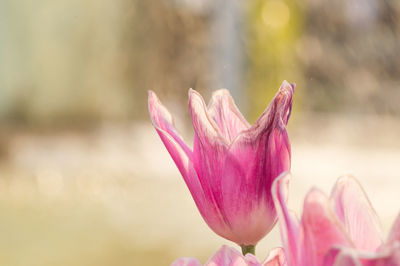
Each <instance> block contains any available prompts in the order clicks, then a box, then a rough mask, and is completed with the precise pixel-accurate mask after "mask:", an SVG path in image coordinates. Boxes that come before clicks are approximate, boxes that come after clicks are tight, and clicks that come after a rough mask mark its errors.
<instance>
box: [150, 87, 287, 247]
mask: <svg viewBox="0 0 400 266" xmlns="http://www.w3.org/2000/svg"><path fill="white" fill-rule="evenodd" d="M294 89H295V85H294V84H289V83H288V82H286V81H284V82H283V83H282V86H281V87H280V89H279V91H278V93H277V94H276V96H275V98H274V99H273V100H272V102H271V104H270V105H269V106H268V108H267V109H266V110H265V111H264V113H263V114H262V115H261V116H260V117H259V118H258V120H257V121H256V122H255V124H254V125H253V126H250V125H249V123H248V122H247V121H246V120H245V119H244V117H243V116H242V114H241V113H240V111H239V110H238V108H237V107H236V105H235V104H234V102H233V99H232V98H231V96H230V94H229V92H228V91H227V90H218V91H216V92H214V94H213V96H212V99H211V102H210V103H209V105H208V107H207V106H206V104H205V103H204V100H203V98H202V97H201V96H200V94H199V93H197V92H196V91H194V90H189V110H190V114H191V117H192V122H193V128H194V141H193V149H192V148H190V147H189V146H188V145H187V144H186V143H185V141H184V140H183V139H182V137H181V136H180V135H179V133H178V132H177V130H176V129H175V126H174V122H173V119H172V116H171V115H170V113H169V112H168V110H167V109H166V108H165V107H164V106H163V105H162V104H161V102H160V101H159V100H158V98H157V96H156V94H155V93H154V92H152V91H150V92H149V112H150V115H151V119H152V122H153V125H154V127H155V129H156V130H157V133H158V134H159V136H160V138H161V140H162V141H163V143H164V145H165V147H166V148H167V150H168V152H169V154H170V155H171V157H172V159H173V160H174V162H175V164H176V166H177V167H178V169H179V171H180V173H181V174H182V176H183V178H184V180H185V182H186V185H187V186H188V188H189V190H190V192H191V194H192V197H193V199H194V201H195V203H196V205H197V208H198V209H199V211H200V213H201V215H202V217H203V218H204V220H205V221H206V223H207V224H208V225H209V227H210V228H211V229H212V230H213V231H214V232H215V233H217V234H218V235H220V236H222V237H224V238H226V239H229V240H231V241H233V242H236V243H237V244H239V245H243V246H250V245H251V246H252V245H255V244H256V243H257V242H258V241H259V240H260V239H262V238H263V237H264V236H265V235H266V234H267V233H268V232H269V231H270V230H271V229H272V227H273V226H274V224H275V222H276V213H275V208H274V204H273V200H272V196H271V186H272V182H273V181H274V179H275V178H276V177H278V176H279V174H281V173H282V172H284V171H287V170H289V168H290V143H289V138H288V135H287V132H286V124H287V122H288V119H289V116H290V113H291V109H292V99H293V93H294Z"/></svg>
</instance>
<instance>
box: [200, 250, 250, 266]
mask: <svg viewBox="0 0 400 266" xmlns="http://www.w3.org/2000/svg"><path fill="white" fill-rule="evenodd" d="M205 265H206V266H247V262H246V260H245V259H244V257H243V256H242V254H241V253H240V252H239V251H237V250H236V249H234V248H231V247H228V246H222V248H220V249H219V250H218V251H217V252H216V253H215V254H214V255H213V256H212V257H211V258H210V260H209V261H208V262H207V263H206V264H205Z"/></svg>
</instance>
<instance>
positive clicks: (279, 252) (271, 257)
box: [262, 247, 288, 266]
mask: <svg viewBox="0 0 400 266" xmlns="http://www.w3.org/2000/svg"><path fill="white" fill-rule="evenodd" d="M287 265H288V264H287V261H286V258H285V253H284V251H283V248H280V247H279V248H275V249H273V250H271V251H270V252H269V254H268V257H267V258H266V259H265V261H264V262H263V264H262V266H287Z"/></svg>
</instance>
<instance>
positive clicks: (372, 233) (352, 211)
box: [331, 176, 383, 251]
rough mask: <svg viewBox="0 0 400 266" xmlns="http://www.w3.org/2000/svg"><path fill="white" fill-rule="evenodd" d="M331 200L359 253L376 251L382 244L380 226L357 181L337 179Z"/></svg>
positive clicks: (344, 178) (348, 177)
mask: <svg viewBox="0 0 400 266" xmlns="http://www.w3.org/2000/svg"><path fill="white" fill-rule="evenodd" d="M331 198H332V200H333V203H334V210H335V212H336V214H337V215H338V217H339V219H340V220H341V221H342V223H343V224H344V226H345V228H346V232H347V234H348V235H349V237H350V238H351V240H352V241H353V243H354V244H355V246H356V248H357V249H358V250H361V251H376V250H377V248H378V247H380V246H381V245H382V243H383V242H382V238H381V235H382V234H381V226H380V223H379V219H378V216H377V215H376V213H375V211H374V209H373V208H372V205H371V203H370V202H369V200H368V198H367V195H366V194H365V192H364V190H363V189H362V187H361V185H360V184H359V183H358V181H357V180H356V179H355V178H353V177H350V176H344V177H341V178H339V179H338V181H337V182H336V186H335V187H334V189H333V191H332V196H331Z"/></svg>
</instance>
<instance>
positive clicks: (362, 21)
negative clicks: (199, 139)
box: [0, 0, 400, 266]
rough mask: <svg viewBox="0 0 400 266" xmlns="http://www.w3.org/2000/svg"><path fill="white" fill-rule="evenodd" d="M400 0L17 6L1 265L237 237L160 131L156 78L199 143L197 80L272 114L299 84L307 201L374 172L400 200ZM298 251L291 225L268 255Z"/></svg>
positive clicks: (296, 148)
mask: <svg viewBox="0 0 400 266" xmlns="http://www.w3.org/2000/svg"><path fill="white" fill-rule="evenodd" d="M399 47H400V2H399V1H397V0H337V1H324V0H305V1H295V0H246V1H244V0H214V1H212V0H146V1H143V0H114V1H106V0H100V1H92V0H85V1H78V0H69V1H67V0H61V1H50V0H41V1H30V0H19V1H11V0H2V1H0V62H1V63H0V136H1V138H0V236H1V237H0V250H1V252H0V264H1V265H21V266H22V265H24V266H25V265H30V266H31V265H32V266H36V265H37V266H39V265H40V266H47V265H96V266H101V265H121V266H122V265H169V264H170V263H171V262H172V261H173V260H175V259H176V258H177V257H181V256H194V257H197V258H198V259H200V260H201V261H202V262H203V263H204V262H205V261H206V260H207V258H208V257H210V256H211V254H212V253H213V252H214V251H216V250H217V249H218V248H219V247H220V246H221V245H223V244H228V245H231V246H234V244H233V243H229V242H228V241H225V240H223V239H221V238H220V237H218V236H216V235H214V233H212V231H211V230H210V229H209V228H208V227H207V226H206V225H205V223H204V222H203V220H202V218H201V216H200V215H199V213H198V211H197V209H196V207H195V204H194V203H193V201H192V199H191V197H190V194H189V192H188V190H187V188H186V186H185V184H184V182H183V180H182V178H181V176H180V174H179V172H178V171H177V169H176V167H175V165H174V163H173V161H172V160H171V159H170V157H169V155H168V153H167V151H166V149H165V148H164V147H163V145H162V143H161V141H160V140H159V138H158V136H157V135H156V133H155V130H154V129H153V128H152V126H151V123H150V119H149V115H148V112H147V90H149V89H152V90H154V91H155V92H156V93H157V94H158V95H159V97H160V99H161V100H162V101H163V103H164V104H165V105H166V106H167V107H168V108H169V110H170V111H171V113H172V114H173V115H174V116H175V120H176V124H177V127H178V129H179V131H180V132H182V134H183V136H184V137H185V139H186V140H187V141H188V142H190V141H191V139H192V134H193V133H192V129H191V126H190V119H189V113H188V111H187V91H188V89H189V88H194V89H196V90H198V91H199V92H201V93H202V95H203V96H204V97H205V100H206V101H208V99H209V97H210V95H211V93H212V91H213V90H216V89H219V88H228V89H229V90H230V91H231V93H232V95H233V96H234V98H235V100H236V103H237V104H238V106H239V108H240V109H241V110H242V111H243V113H244V114H245V116H246V117H247V118H248V120H249V121H250V122H254V121H255V120H256V119H257V117H258V116H259V115H260V114H261V113H262V111H263V110H264V109H265V108H266V106H267V105H268V103H269V101H270V100H271V98H272V97H273V95H274V94H275V92H276V90H277V89H278V88H279V85H280V84H281V82H282V81H283V80H285V79H286V80H288V81H290V82H295V83H296V84H297V89H296V95H295V100H294V111H293V113H292V117H291V121H290V122H289V129H288V130H289V136H290V137H291V141H292V151H293V153H292V172H293V176H294V177H293V180H292V183H291V188H290V193H291V194H290V199H289V206H290V208H292V209H294V210H296V211H297V212H298V213H300V212H301V208H302V201H303V197H304V195H305V193H306V192H307V191H308V190H309V189H310V188H311V187H312V186H317V187H319V188H321V189H322V190H324V191H325V192H326V193H330V189H331V187H332V186H333V184H334V182H335V180H336V178H337V177H339V176H340V175H344V174H353V175H355V176H356V177H357V178H358V179H359V180H360V182H361V183H362V184H363V186H364V188H365V190H366V192H367V193H368V194H369V196H370V200H371V201H372V204H373V205H374V207H375V209H376V211H377V213H378V214H379V216H380V217H381V221H382V226H383V232H384V234H385V235H386V234H387V233H388V230H389V228H390V226H391V223H392V222H393V221H394V219H395V217H396V215H397V213H398V212H399V211H400V208H399V204H398V203H399V202H400V196H399V193H398V191H399V188H400V174H399V173H398V168H399V165H400V141H399V135H400V123H399V119H400V104H399V101H400V52H399ZM278 245H280V240H279V231H278V230H277V228H275V229H274V230H273V231H272V233H271V234H270V235H268V236H267V237H266V238H265V239H264V240H262V241H261V243H260V244H259V245H258V248H257V252H258V253H257V255H258V257H259V259H264V258H265V256H266V255H267V253H268V250H269V249H271V248H272V247H275V246H278Z"/></svg>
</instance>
